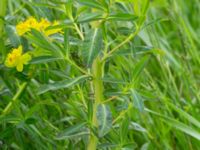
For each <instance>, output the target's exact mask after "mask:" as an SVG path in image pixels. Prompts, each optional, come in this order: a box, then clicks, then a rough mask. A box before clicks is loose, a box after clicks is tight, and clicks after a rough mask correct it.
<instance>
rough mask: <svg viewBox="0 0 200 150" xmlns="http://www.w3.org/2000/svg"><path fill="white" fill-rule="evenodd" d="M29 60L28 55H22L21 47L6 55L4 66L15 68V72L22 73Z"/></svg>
mask: <svg viewBox="0 0 200 150" xmlns="http://www.w3.org/2000/svg"><path fill="white" fill-rule="evenodd" d="M30 60H31V56H30V55H29V54H28V53H25V54H22V46H21V45H20V46H19V47H18V48H15V49H13V50H12V52H10V53H9V54H8V55H7V58H6V61H5V66H7V67H11V68H12V67H16V68H17V71H19V72H22V70H23V66H24V65H26V64H27V63H28V61H30Z"/></svg>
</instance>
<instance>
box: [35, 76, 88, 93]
mask: <svg viewBox="0 0 200 150" xmlns="http://www.w3.org/2000/svg"><path fill="white" fill-rule="evenodd" d="M87 78H89V76H87V75H83V76H80V77H77V78H73V79H70V80H68V79H67V80H63V81H57V82H54V83H50V84H45V85H42V86H41V87H40V88H39V89H38V93H37V94H38V95H39V94H43V93H46V92H48V91H55V90H59V89H63V88H68V87H71V86H73V85H75V84H78V83H80V82H82V81H84V80H86V79H87Z"/></svg>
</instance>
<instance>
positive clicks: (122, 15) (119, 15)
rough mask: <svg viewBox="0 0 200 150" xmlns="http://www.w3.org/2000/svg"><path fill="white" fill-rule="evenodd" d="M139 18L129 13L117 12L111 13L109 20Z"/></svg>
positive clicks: (132, 19)
mask: <svg viewBox="0 0 200 150" xmlns="http://www.w3.org/2000/svg"><path fill="white" fill-rule="evenodd" d="M136 19H138V16H136V15H133V14H128V13H117V14H112V15H110V16H109V17H108V18H107V20H117V21H134V20H136Z"/></svg>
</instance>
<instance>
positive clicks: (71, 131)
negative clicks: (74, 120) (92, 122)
mask: <svg viewBox="0 0 200 150" xmlns="http://www.w3.org/2000/svg"><path fill="white" fill-rule="evenodd" d="M85 125H86V123H85V122H83V123H79V124H76V125H73V126H70V127H69V128H67V129H65V130H64V131H62V132H60V133H59V134H58V135H57V136H56V139H57V140H64V139H67V138H72V137H74V136H78V135H79V136H81V135H87V134H89V133H88V132H87V131H83V129H84V127H85Z"/></svg>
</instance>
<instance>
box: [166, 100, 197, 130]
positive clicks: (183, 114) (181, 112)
mask: <svg viewBox="0 0 200 150" xmlns="http://www.w3.org/2000/svg"><path fill="white" fill-rule="evenodd" d="M169 105H170V107H172V108H173V109H174V110H175V111H177V112H178V113H179V114H180V115H181V116H183V117H184V118H185V119H187V120H188V121H189V122H190V123H192V124H194V125H195V126H197V127H198V128H199V129H200V122H199V121H198V120H197V119H195V118H194V117H192V116H191V115H190V114H188V113H187V112H185V111H183V110H181V109H180V108H178V107H176V106H174V105H173V104H170V103H169Z"/></svg>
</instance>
